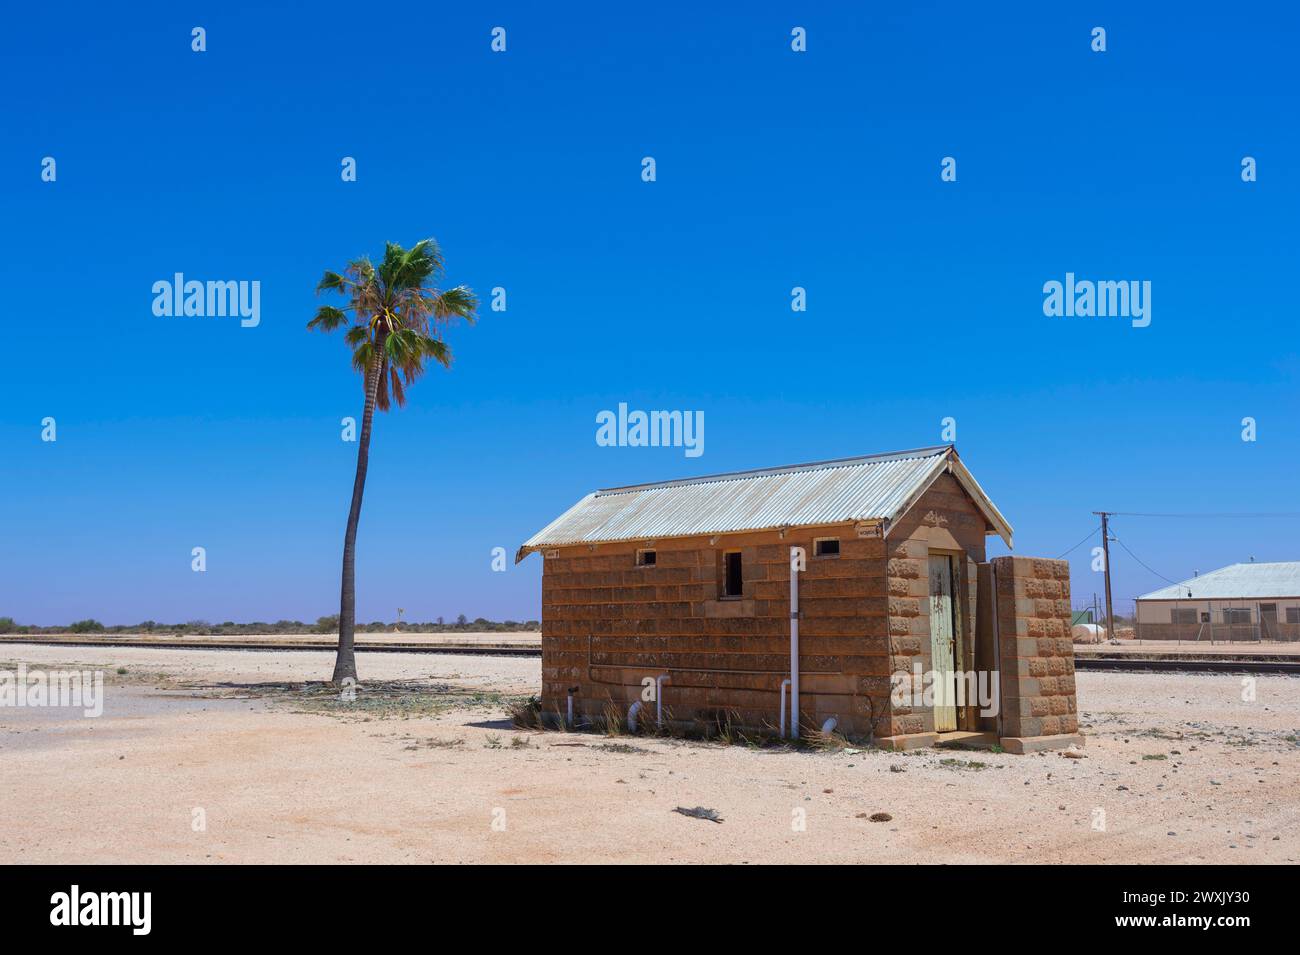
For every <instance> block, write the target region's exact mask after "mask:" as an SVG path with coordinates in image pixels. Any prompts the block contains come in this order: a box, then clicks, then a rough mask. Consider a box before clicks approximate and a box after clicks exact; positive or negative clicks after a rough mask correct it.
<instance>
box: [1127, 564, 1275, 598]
mask: <svg viewBox="0 0 1300 955" xmlns="http://www.w3.org/2000/svg"><path fill="white" fill-rule="evenodd" d="M1189 591H1190V592H1191V595H1192V597H1193V598H1195V599H1198V600H1252V599H1254V598H1256V597H1300V560H1288V561H1279V562H1277V563H1272V564H1256V563H1250V564H1230V565H1229V566H1227V567H1220V568H1219V569H1218V570H1212V571H1210V573H1208V574H1201V576H1199V577H1193V578H1192V579H1191V580H1184V581H1183V582H1182V583H1180V584H1170V585H1169V586H1168V587H1161V588H1160V589H1159V590H1153V591H1151V593H1149V594H1143V595H1142V596H1141V597H1138V598H1137V599H1138V600H1186V599H1187V594H1188V592H1189Z"/></svg>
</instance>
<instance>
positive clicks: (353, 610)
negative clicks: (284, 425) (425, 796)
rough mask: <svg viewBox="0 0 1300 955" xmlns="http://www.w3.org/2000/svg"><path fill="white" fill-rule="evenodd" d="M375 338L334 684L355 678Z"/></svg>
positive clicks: (346, 538) (378, 364)
mask: <svg viewBox="0 0 1300 955" xmlns="http://www.w3.org/2000/svg"><path fill="white" fill-rule="evenodd" d="M387 337H388V336H387V335H386V334H384V333H382V332H381V333H380V334H379V335H377V336H376V338H375V357H374V359H373V362H372V364H373V367H372V368H371V369H370V370H369V371H368V372H367V373H366V408H365V412H364V413H363V414H362V416H361V440H360V441H359V442H358V443H357V476H356V479H355V480H354V481H353V482H352V507H351V508H350V509H349V510H348V529H347V531H346V532H345V533H344V535H343V585H342V592H341V593H340V595H339V648H338V653H337V655H336V656H335V657H334V675H333V676H332V677H331V678H330V679H331V680H333V682H335V683H342V682H343V681H344V680H345V679H347V678H349V677H351V678H352V680H354V681H355V680H356V678H357V656H356V648H355V637H356V632H357V525H358V524H360V523H361V498H362V495H364V494H365V491H366V471H367V470H368V469H369V467H370V431H371V428H372V426H373V425H374V420H375V400H376V397H377V395H378V393H379V380H380V378H381V377H382V375H383V370H384V341H385V339H387Z"/></svg>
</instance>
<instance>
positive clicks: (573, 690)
mask: <svg viewBox="0 0 1300 955" xmlns="http://www.w3.org/2000/svg"><path fill="white" fill-rule="evenodd" d="M577 692H578V688H577V687H576V686H571V687H569V705H568V711H569V718H568V720H567V721H566V722H565V724H564V726H565V728H566V729H570V728H572V727H573V694H575V693H577Z"/></svg>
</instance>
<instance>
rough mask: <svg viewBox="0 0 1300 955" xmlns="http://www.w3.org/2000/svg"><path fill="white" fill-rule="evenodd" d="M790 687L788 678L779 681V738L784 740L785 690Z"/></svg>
mask: <svg viewBox="0 0 1300 955" xmlns="http://www.w3.org/2000/svg"><path fill="white" fill-rule="evenodd" d="M789 685H790V678H789V677H786V678H785V679H784V680H782V681H781V738H782V739H785V690H786V687H788V686H789Z"/></svg>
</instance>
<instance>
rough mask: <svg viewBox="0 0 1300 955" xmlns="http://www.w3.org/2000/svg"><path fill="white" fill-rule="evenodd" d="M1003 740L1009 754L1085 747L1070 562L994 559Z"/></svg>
mask: <svg viewBox="0 0 1300 955" xmlns="http://www.w3.org/2000/svg"><path fill="white" fill-rule="evenodd" d="M991 563H992V565H993V574H994V576H995V578H996V587H995V591H996V594H997V607H996V628H997V637H998V649H999V652H1000V671H1001V683H1002V746H1003V747H1004V748H1005V749H1006V750H1007V752H1011V753H1024V752H1032V751H1034V750H1040V749H1062V748H1065V747H1067V746H1069V745H1070V744H1072V743H1073V744H1076V745H1079V746H1082V745H1083V737H1082V736H1081V735H1079V719H1078V703H1077V700H1076V697H1075V688H1074V644H1073V642H1072V641H1071V639H1070V565H1069V564H1068V563H1067V562H1065V561H1063V560H1045V559H1042V558H1038V557H996V558H994V559H993V561H992V562H991Z"/></svg>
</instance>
